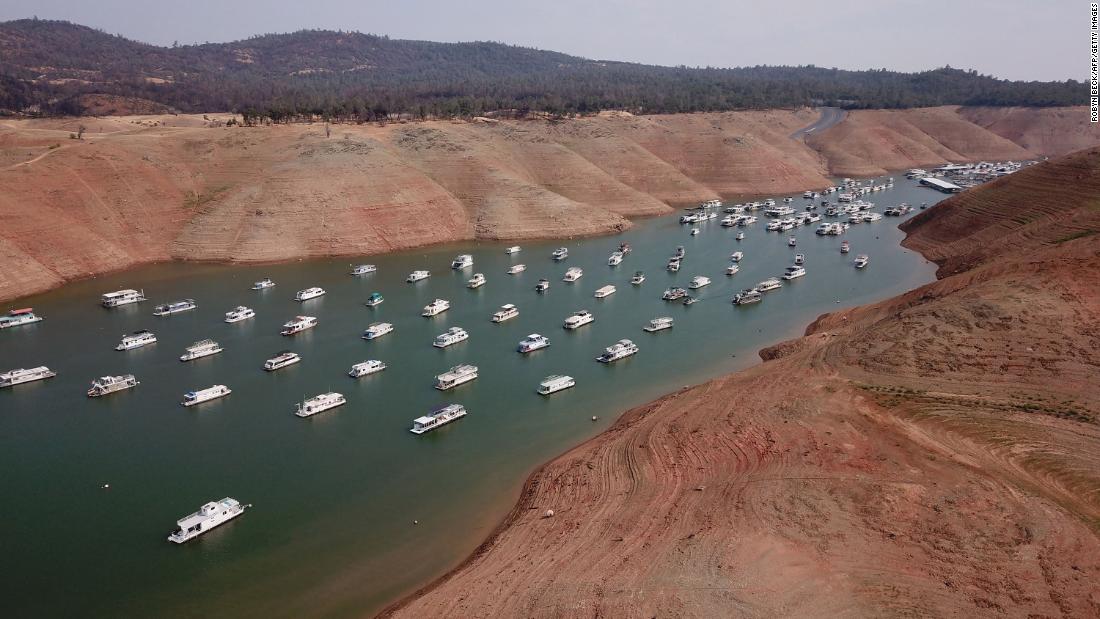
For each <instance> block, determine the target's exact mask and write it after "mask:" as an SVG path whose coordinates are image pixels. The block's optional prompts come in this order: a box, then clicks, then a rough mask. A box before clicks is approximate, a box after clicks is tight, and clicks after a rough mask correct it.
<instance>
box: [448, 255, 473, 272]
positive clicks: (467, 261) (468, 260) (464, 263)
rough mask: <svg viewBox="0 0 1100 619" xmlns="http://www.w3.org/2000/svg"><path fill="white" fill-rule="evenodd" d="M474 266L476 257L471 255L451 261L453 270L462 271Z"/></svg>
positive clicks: (460, 256) (456, 257)
mask: <svg viewBox="0 0 1100 619" xmlns="http://www.w3.org/2000/svg"><path fill="white" fill-rule="evenodd" d="M472 266H474V257H473V256H471V255H470V254H459V255H457V256H455V259H454V260H452V261H451V268H452V269H454V270H456V271H460V270H462V269H468V268H470V267H472Z"/></svg>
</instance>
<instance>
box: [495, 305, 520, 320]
mask: <svg viewBox="0 0 1100 619" xmlns="http://www.w3.org/2000/svg"><path fill="white" fill-rule="evenodd" d="M516 316H519V308H518V307H516V306H515V305H512V304H511V303H508V304H506V305H501V306H500V309H499V310H498V311H496V312H494V313H493V317H492V318H491V320H492V321H493V322H504V321H505V320H511V319H513V318H515V317H516Z"/></svg>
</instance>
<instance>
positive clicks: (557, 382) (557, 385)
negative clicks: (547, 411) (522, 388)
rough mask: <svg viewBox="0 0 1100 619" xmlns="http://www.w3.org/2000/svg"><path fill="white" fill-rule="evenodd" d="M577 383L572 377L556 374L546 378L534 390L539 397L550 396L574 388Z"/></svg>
mask: <svg viewBox="0 0 1100 619" xmlns="http://www.w3.org/2000/svg"><path fill="white" fill-rule="evenodd" d="M576 384H577V381H575V380H573V377H572V376H559V375H557V374H555V375H553V376H547V377H546V378H544V379H543V380H542V382H541V383H539V388H538V389H536V390H535V392H536V393H538V394H539V395H550V394H551V393H557V392H559V391H565V390H566V389H569V388H570V387H574V386H576Z"/></svg>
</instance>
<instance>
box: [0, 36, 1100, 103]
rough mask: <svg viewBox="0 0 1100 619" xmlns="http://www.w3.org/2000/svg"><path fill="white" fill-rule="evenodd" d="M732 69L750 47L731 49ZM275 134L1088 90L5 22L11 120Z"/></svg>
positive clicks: (1056, 95) (952, 75) (954, 76)
mask: <svg viewBox="0 0 1100 619" xmlns="http://www.w3.org/2000/svg"><path fill="white" fill-rule="evenodd" d="M730 54H731V61H735V60H736V49H735V48H731V52H730ZM92 94H96V95H112V96H117V97H124V98H132V99H140V100H146V101H153V102H156V103H159V104H162V105H164V106H166V107H167V108H171V109H175V110H178V111H181V112H211V111H235V112H241V113H244V114H246V116H247V117H248V118H249V119H268V120H274V121H282V120H292V119H295V118H300V117H304V116H310V117H333V118H342V119H350V120H358V121H368V120H375V119H379V118H385V117H388V116H393V115H409V116H412V117H418V118H429V117H456V116H458V117H465V116H474V115H481V114H487V113H492V112H499V111H509V113H518V114H520V115H522V114H525V113H529V112H544V113H549V114H574V113H590V112H595V111H598V110H602V109H621V110H628V111H631V112H635V113H674V112H694V111H721V110H731V109H746V108H750V109H751V108H774V107H794V106H802V105H835V106H839V107H844V108H849V109H859V108H904V107H924V106H934V105H946V104H958V105H991V106H1009V105H1012V106H1060V105H1080V104H1083V103H1085V101H1086V95H1087V88H1086V86H1085V84H1084V83H1082V82H1076V81H1073V80H1069V81H1066V82H1012V81H1007V80H1000V79H996V78H994V77H991V76H986V75H980V74H978V73H976V72H974V71H965V70H959V69H953V68H950V67H944V68H940V69H935V70H930V71H924V72H920V73H899V72H894V71H886V70H868V71H846V70H839V69H829V68H822V67H816V66H812V65H810V66H798V67H790V66H758V67H744V68H734V69H717V68H688V67H662V66H652V65H643V64H635V63H626V62H614V61H597V60H589V59H585V58H580V57H577V56H570V55H567V54H562V53H558V52H552V51H543V50H537V49H531V48H525V47H518V46H512V45H504V44H500V43H488V42H475V43H434V42H429V41H407V40H396V39H390V38H388V37H385V36H378V35H371V34H362V33H358V32H334V31H321V30H303V31H299V32H295V33H290V34H267V35H260V36H255V37H252V38H250V39H247V40H243V41H235V42H232V43H206V44H201V45H182V46H179V45H173V46H171V47H160V46H155V45H149V44H145V43H140V42H137V41H132V40H129V39H126V38H123V37H121V36H117V35H111V34H107V33H105V32H102V31H99V30H95V29H92V28H88V27H85V26H80V25H76V24H71V23H68V22H60V21H47V20H38V19H24V20H16V21H9V22H3V23H0V114H25V115H57V114H82V113H86V112H88V110H89V106H88V105H87V100H88V96H89V95H92Z"/></svg>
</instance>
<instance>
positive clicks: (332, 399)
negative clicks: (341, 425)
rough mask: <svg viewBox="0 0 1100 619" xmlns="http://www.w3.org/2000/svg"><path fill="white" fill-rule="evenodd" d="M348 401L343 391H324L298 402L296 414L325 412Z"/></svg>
mask: <svg viewBox="0 0 1100 619" xmlns="http://www.w3.org/2000/svg"><path fill="white" fill-rule="evenodd" d="M347 402H348V401H347V398H345V397H344V394H342V393H336V392H335V391H333V392H329V393H322V394H320V395H315V396H313V397H312V398H309V399H308V400H302V401H301V402H299V403H298V404H296V405H295V407H294V414H295V415H297V416H299V417H312V416H313V415H316V414H317V413H323V412H325V411H327V410H332V409H334V408H336V407H337V406H343V405H344V404H347Z"/></svg>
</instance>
